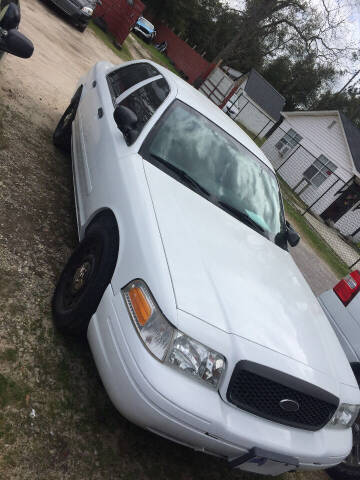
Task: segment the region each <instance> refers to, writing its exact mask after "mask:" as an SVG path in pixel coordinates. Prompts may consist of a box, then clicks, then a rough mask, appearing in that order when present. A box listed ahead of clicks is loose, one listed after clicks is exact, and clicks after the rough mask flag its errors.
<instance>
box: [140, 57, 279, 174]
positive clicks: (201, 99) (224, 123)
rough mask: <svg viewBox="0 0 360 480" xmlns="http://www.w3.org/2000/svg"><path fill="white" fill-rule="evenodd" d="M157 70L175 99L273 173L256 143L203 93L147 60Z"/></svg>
mask: <svg viewBox="0 0 360 480" xmlns="http://www.w3.org/2000/svg"><path fill="white" fill-rule="evenodd" d="M147 62H148V63H151V64H152V65H153V66H154V67H156V68H157V70H159V71H160V72H161V74H162V75H163V76H164V78H165V79H166V80H167V82H168V83H169V86H170V88H171V90H175V91H176V98H178V99H179V100H181V101H182V102H184V103H186V104H187V105H189V106H190V107H192V108H195V109H196V110H197V111H198V112H200V113H201V114H202V115H204V116H205V117H206V118H208V119H209V120H211V121H212V122H213V123H215V124H216V125H218V126H219V127H220V128H222V129H223V130H224V131H225V132H227V133H228V134H229V135H231V136H232V137H233V138H234V139H235V140H237V141H238V142H239V143H241V144H242V145H244V147H246V148H247V149H248V150H250V152H252V153H253V154H254V155H256V156H257V157H258V158H259V159H260V160H261V161H262V162H263V163H265V165H267V166H268V167H269V168H270V170H272V171H274V169H273V166H272V165H271V163H270V161H269V160H268V159H267V158H266V156H265V154H264V152H263V151H262V150H261V149H260V148H259V147H258V146H257V145H256V143H255V142H254V141H253V140H252V139H251V138H250V137H249V136H248V135H247V134H246V133H245V132H244V131H243V130H242V128H240V127H239V126H238V125H237V123H236V122H234V120H232V119H231V118H230V117H229V116H228V115H226V114H225V113H224V112H223V111H222V110H221V108H219V107H218V106H217V105H215V103H213V102H212V101H211V100H209V99H208V98H207V97H206V96H205V95H204V94H203V93H201V92H200V91H199V90H196V89H195V88H194V87H193V86H191V85H190V84H189V83H187V82H185V81H184V80H183V79H182V78H180V77H178V76H177V75H175V74H174V73H172V72H170V70H168V69H167V68H165V67H162V66H161V65H159V64H157V63H155V62H151V61H149V60H147Z"/></svg>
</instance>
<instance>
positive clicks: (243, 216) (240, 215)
mask: <svg viewBox="0 0 360 480" xmlns="http://www.w3.org/2000/svg"><path fill="white" fill-rule="evenodd" d="M217 204H218V205H219V206H220V207H221V208H222V209H223V210H226V211H227V212H228V213H230V214H232V215H233V216H234V217H236V218H237V219H239V220H240V221H241V222H243V223H246V224H247V225H249V226H250V227H252V228H254V229H255V230H257V231H258V232H259V233H262V234H265V233H266V232H265V229H264V228H263V227H262V226H261V225H259V224H258V223H257V222H255V220H253V219H252V218H251V217H250V215H248V214H247V213H246V212H244V211H243V210H238V209H237V208H235V207H233V206H232V205H229V204H227V203H225V202H222V201H221V200H219V201H218V202H217Z"/></svg>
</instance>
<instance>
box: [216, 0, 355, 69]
mask: <svg viewBox="0 0 360 480" xmlns="http://www.w3.org/2000/svg"><path fill="white" fill-rule="evenodd" d="M348 16H349V8H348V6H347V5H346V4H344V2H343V1H340V0H319V1H317V2H310V1H309V0H245V6H244V9H243V10H242V11H241V12H240V13H239V21H238V28H237V31H236V32H234V37H233V38H232V40H231V41H230V42H229V43H228V44H227V45H226V47H225V48H224V49H222V50H221V51H220V52H219V53H218V55H217V56H216V58H215V60H216V61H218V60H219V59H223V60H225V61H227V62H229V61H230V62H231V60H233V59H235V58H236V57H239V56H240V57H243V58H245V57H246V56H247V55H248V53H249V52H250V51H251V49H252V48H253V45H255V48H257V49H260V50H261V52H260V53H261V56H262V57H263V58H266V57H267V56H272V55H278V54H279V52H282V51H289V52H292V53H294V52H295V53H296V51H297V50H298V51H302V52H304V51H305V52H306V53H308V54H314V55H315V56H316V58H317V59H318V61H320V62H325V63H328V62H331V63H333V64H334V63H335V64H341V63H342V62H344V61H345V59H346V58H348V57H349V56H350V55H351V54H352V53H353V52H354V51H356V50H357V49H358V45H357V44H356V41H355V39H351V38H349V36H348V35H347V33H346V25H347V19H348Z"/></svg>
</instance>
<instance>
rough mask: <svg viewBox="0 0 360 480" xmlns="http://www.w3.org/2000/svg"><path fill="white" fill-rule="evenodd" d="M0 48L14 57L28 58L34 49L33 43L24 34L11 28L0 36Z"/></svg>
mask: <svg viewBox="0 0 360 480" xmlns="http://www.w3.org/2000/svg"><path fill="white" fill-rule="evenodd" d="M0 50H2V51H4V52H8V53H11V54H12V55H15V56H16V57H21V58H30V57H31V55H32V54H33V51H34V45H33V43H32V41H31V40H29V39H28V38H27V37H25V35H23V34H22V33H20V32H19V31H18V30H15V29H12V30H9V31H8V32H5V34H4V35H3V36H2V37H0Z"/></svg>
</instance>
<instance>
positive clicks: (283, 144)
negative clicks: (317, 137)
mask: <svg viewBox="0 0 360 480" xmlns="http://www.w3.org/2000/svg"><path fill="white" fill-rule="evenodd" d="M301 140H302V136H301V135H299V134H298V133H296V132H295V130H293V129H292V128H290V130H289V131H288V132H287V133H286V134H285V135H284V136H283V138H282V139H281V140H280V141H279V142H278V143H277V144H276V145H275V147H276V148H277V149H278V150H279V153H280V155H282V156H284V155H286V154H287V153H288V152H290V150H293V149H294V148H295V147H296V145H297V144H298V143H300V141H301Z"/></svg>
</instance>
